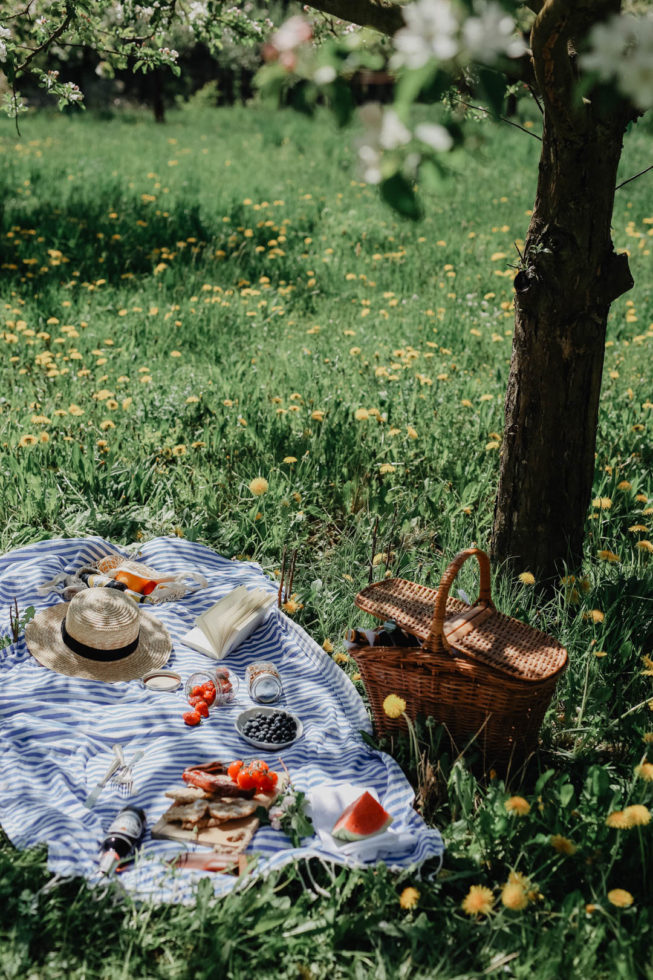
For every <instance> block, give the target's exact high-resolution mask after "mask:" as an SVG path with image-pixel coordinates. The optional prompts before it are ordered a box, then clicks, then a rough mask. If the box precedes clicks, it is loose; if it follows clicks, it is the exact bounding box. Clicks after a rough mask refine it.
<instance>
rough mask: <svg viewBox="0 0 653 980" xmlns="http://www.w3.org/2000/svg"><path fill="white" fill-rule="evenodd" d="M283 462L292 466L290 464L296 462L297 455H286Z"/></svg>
mask: <svg viewBox="0 0 653 980" xmlns="http://www.w3.org/2000/svg"><path fill="white" fill-rule="evenodd" d="M283 462H284V463H287V464H288V466H290V465H292V463H296V462H297V457H296V456H284V457H283Z"/></svg>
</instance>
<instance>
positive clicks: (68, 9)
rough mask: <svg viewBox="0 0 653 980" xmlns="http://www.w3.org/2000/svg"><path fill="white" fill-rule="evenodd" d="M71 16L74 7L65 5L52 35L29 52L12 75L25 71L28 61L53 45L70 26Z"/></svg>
mask: <svg viewBox="0 0 653 980" xmlns="http://www.w3.org/2000/svg"><path fill="white" fill-rule="evenodd" d="M73 14H74V7H73V6H72V5H71V4H67V5H66V16H65V17H64V19H63V20H62V22H61V23H60V24H59V26H58V27H57V28H56V29H55V30H54V31H53V32H52V34H51V35H50V36H49V37H48V38H46V40H45V41H44V42H43V44H41V45H39V47H38V48H35V49H34V50H33V51H32V52H31V54H29V55H28V56H27V57H26V58H25V61H24V62H23V63H22V65H18V67H17V68H16V69H15V70H14V75H18V73H19V72H23V71H25V69H26V68H27V66H28V65H29V63H30V61H33V60H34V58H36V56H37V54H40V53H41V51H45V50H46V49H47V48H49V47H50V45H51V44H54V42H55V41H56V40H57V38H59V37H61V35H62V34H63V33H64V32H65V31H66V30H67V28H68V26H69V25H70V22H71V21H72V19H73Z"/></svg>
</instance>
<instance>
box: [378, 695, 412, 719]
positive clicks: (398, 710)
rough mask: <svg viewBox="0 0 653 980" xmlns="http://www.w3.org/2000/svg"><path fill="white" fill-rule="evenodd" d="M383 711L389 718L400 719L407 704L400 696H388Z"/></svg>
mask: <svg viewBox="0 0 653 980" xmlns="http://www.w3.org/2000/svg"><path fill="white" fill-rule="evenodd" d="M383 710H384V711H385V713H386V715H387V716H388V718H399V717H401V715H402V714H403V713H404V711H405V710H406V702H405V701H404V699H403V698H400V697H399V695H398V694H388V696H387V698H386V699H385V700H384V702H383Z"/></svg>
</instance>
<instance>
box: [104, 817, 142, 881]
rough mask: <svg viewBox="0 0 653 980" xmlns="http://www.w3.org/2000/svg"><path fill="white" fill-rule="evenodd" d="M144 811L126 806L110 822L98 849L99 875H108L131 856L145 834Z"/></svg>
mask: <svg viewBox="0 0 653 980" xmlns="http://www.w3.org/2000/svg"><path fill="white" fill-rule="evenodd" d="M145 825H146V821H145V811H144V810H141V808H140V807H137V806H126V807H124V809H122V810H121V811H120V813H118V814H116V816H115V817H114V818H113V820H112V821H111V825H110V826H109V829H108V831H107V836H106V837H105V838H104V840H103V841H102V847H101V849H100V865H99V871H100V874H103V875H108V874H111V872H112V871H113V870H114V869H115V867H116V865H117V864H119V863H120V861H122V860H123V859H124V858H126V857H129V855H130V854H132V853H133V852H134V851H135V849H136V847H137V845H138V844H139V842H140V840H141V838H142V837H143V834H144V833H145Z"/></svg>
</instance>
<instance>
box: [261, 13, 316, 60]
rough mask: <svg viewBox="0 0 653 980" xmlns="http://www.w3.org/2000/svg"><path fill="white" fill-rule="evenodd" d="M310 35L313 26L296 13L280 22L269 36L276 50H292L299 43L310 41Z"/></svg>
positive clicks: (311, 34)
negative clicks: (294, 15)
mask: <svg viewBox="0 0 653 980" xmlns="http://www.w3.org/2000/svg"><path fill="white" fill-rule="evenodd" d="M312 36H313V28H312V27H311V25H310V24H309V23H308V21H307V20H304V18H303V17H300V16H299V15H298V16H296V17H291V18H290V19H289V20H287V21H286V22H285V24H282V25H281V27H280V28H279V30H278V31H277V32H276V33H275V34H273V36H272V37H271V39H270V43H271V44H272V46H273V47H274V48H276V50H277V51H278V52H283V51H294V49H295V48H297V47H299V45H300V44H303V43H304V42H305V41H310V39H311V37H312Z"/></svg>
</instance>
